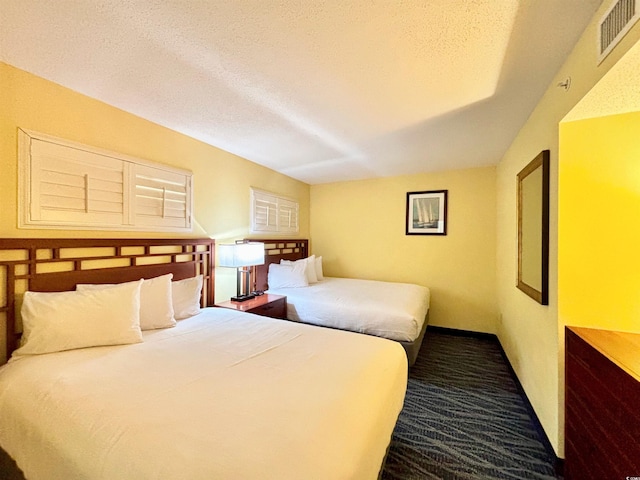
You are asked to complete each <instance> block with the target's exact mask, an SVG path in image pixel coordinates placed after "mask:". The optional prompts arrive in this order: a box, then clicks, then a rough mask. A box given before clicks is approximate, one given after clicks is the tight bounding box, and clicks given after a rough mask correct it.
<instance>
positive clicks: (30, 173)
mask: <svg viewBox="0 0 640 480" xmlns="http://www.w3.org/2000/svg"><path fill="white" fill-rule="evenodd" d="M18 145H19V146H18V163H19V195H20V198H19V200H20V201H19V202H18V205H19V206H18V208H19V212H18V218H19V220H18V226H19V227H20V228H54V229H55V228H57V229H95V230H101V229H109V230H111V229H114V230H147V231H191V228H192V219H191V205H192V203H193V200H192V173H191V172H187V171H185V170H180V169H176V168H172V167H168V166H164V165H160V164H155V163H152V162H147V161H144V160H140V159H136V158H131V157H127V156H124V155H120V154H117V153H113V152H107V151H105V150H100V149H97V148H94V147H90V146H87V145H81V144H78V143H73V142H68V141H66V140H62V139H59V138H55V137H51V136H48V135H44V134H40V133H35V132H26V131H23V130H18Z"/></svg>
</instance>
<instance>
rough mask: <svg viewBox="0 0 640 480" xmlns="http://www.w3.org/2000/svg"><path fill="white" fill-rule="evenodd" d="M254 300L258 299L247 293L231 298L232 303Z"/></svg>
mask: <svg viewBox="0 0 640 480" xmlns="http://www.w3.org/2000/svg"><path fill="white" fill-rule="evenodd" d="M252 298H256V296H255V295H254V294H253V293H247V294H246V295H238V296H237V297H231V301H232V302H245V301H247V300H251V299H252Z"/></svg>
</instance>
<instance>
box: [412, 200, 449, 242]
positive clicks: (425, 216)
mask: <svg viewBox="0 0 640 480" xmlns="http://www.w3.org/2000/svg"><path fill="white" fill-rule="evenodd" d="M447 194H448V191H447V190H428V191H424V192H407V214H406V234H407V235H446V234H447Z"/></svg>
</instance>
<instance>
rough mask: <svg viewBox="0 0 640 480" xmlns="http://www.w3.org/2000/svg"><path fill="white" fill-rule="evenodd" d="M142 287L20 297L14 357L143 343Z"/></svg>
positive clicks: (125, 285) (130, 285) (140, 283)
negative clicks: (17, 345) (19, 325)
mask: <svg viewBox="0 0 640 480" xmlns="http://www.w3.org/2000/svg"><path fill="white" fill-rule="evenodd" d="M141 285H142V280H139V281H137V282H130V283H126V284H122V285H116V286H113V287H110V288H104V289H101V290H85V291H72V292H55V293H44V292H25V294H24V301H23V303H22V310H21V313H22V328H23V334H22V342H21V344H22V346H21V347H20V348H18V349H17V350H16V351H15V352H14V353H13V354H14V355H36V354H41V353H52V352H60V351H64V350H73V349H75V348H85V347H95V346H100V345H121V344H126V343H139V342H142V333H141V332H140V287H141Z"/></svg>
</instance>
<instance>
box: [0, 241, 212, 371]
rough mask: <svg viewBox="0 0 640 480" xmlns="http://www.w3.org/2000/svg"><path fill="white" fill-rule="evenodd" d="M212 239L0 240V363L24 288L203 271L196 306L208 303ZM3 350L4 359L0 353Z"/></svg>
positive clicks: (15, 335) (15, 329)
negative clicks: (0, 331)
mask: <svg viewBox="0 0 640 480" xmlns="http://www.w3.org/2000/svg"><path fill="white" fill-rule="evenodd" d="M214 247H215V242H214V240H212V239H210V238H190V239H125V238H120V239H85V238H3V239H0V323H4V325H5V328H4V335H2V337H4V338H2V337H0V338H2V341H3V343H4V344H5V345H6V348H5V349H0V364H1V363H4V362H5V361H6V359H8V358H9V356H10V355H11V352H12V351H13V350H15V348H16V347H17V343H18V339H19V332H20V330H21V328H20V325H19V323H20V322H19V312H18V308H19V303H20V302H19V299H20V298H21V294H22V293H24V292H25V291H27V290H30V291H34V292H62V291H67V290H73V289H74V288H75V286H76V285H77V284H78V283H120V282H127V281H132V280H138V279H140V278H153V277H156V276H159V275H164V274H167V273H173V278H174V280H182V279H184V278H189V277H193V276H195V275H199V274H202V275H204V287H203V289H202V298H201V304H202V306H203V307H204V306H211V305H213V304H214V298H213V297H214V293H213V292H214V282H215V278H214V255H215V248H214ZM4 352H6V358H3V357H4Z"/></svg>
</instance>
